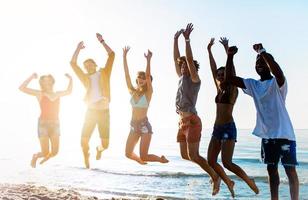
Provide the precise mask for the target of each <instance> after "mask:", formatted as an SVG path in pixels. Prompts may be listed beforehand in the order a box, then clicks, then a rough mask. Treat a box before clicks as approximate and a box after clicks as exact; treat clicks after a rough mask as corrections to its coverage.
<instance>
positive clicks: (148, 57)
mask: <svg viewBox="0 0 308 200" xmlns="http://www.w3.org/2000/svg"><path fill="white" fill-rule="evenodd" d="M152 55H153V54H152V52H151V51H150V50H148V54H146V53H145V54H144V57H145V58H146V60H147V67H146V70H145V77H146V81H147V93H148V98H149V99H150V98H151V96H152V93H153V87H152V80H151V58H152Z"/></svg>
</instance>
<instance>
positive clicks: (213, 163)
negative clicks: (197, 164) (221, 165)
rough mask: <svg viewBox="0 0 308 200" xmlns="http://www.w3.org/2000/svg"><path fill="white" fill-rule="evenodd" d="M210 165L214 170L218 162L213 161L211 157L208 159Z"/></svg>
mask: <svg viewBox="0 0 308 200" xmlns="http://www.w3.org/2000/svg"><path fill="white" fill-rule="evenodd" d="M207 162H208V163H209V165H210V166H211V167H212V168H213V167H214V166H215V164H216V161H215V160H214V159H213V158H211V157H209V158H208V161H207Z"/></svg>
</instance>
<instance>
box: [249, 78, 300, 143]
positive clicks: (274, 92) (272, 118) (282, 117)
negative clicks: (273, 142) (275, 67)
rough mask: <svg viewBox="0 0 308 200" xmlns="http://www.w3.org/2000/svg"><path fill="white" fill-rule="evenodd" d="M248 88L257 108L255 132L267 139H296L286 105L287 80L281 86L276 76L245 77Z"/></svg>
mask: <svg viewBox="0 0 308 200" xmlns="http://www.w3.org/2000/svg"><path fill="white" fill-rule="evenodd" d="M243 81H244V84H245V86H246V89H243V92H244V93H246V94H248V95H249V96H251V97H252V98H253V100H254V103H255V106H256V110H257V124H256V127H255V129H254V131H253V134H254V135H256V136H258V137H261V138H265V139H275V138H280V139H288V140H292V141H295V134H294V129H293V126H292V123H291V120H290V117H289V114H288V111H287V109H286V106H285V100H286V96H287V90H288V87H287V81H286V80H285V81H284V84H283V85H282V86H281V87H280V88H279V86H278V83H277V81H276V78H275V77H273V78H272V79H271V80H265V81H260V80H254V79H243Z"/></svg>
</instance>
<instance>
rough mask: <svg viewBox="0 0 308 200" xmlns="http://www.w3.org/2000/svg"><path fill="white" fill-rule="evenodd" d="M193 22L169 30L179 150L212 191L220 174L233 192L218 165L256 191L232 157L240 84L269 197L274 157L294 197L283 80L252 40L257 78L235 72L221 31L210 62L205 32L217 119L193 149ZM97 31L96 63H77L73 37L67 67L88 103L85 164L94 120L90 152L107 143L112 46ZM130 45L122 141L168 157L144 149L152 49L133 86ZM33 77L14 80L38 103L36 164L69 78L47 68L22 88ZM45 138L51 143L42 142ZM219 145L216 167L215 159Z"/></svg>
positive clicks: (43, 155)
mask: <svg viewBox="0 0 308 200" xmlns="http://www.w3.org/2000/svg"><path fill="white" fill-rule="evenodd" d="M193 29H194V27H193V24H191V23H190V24H188V25H187V26H186V28H184V29H179V30H178V31H177V32H176V33H175V35H174V44H173V58H174V64H175V71H176V74H177V75H178V77H179V82H178V90H177V93H176V101H175V102H176V103H175V104H176V112H177V114H178V115H179V118H180V119H179V123H178V126H179V127H178V134H177V142H178V143H179V144H180V145H179V146H180V153H181V157H182V158H183V159H185V160H189V161H192V162H194V163H196V164H197V165H199V166H200V167H201V168H202V169H203V170H204V171H205V172H207V173H208V174H209V176H210V177H211V182H212V185H213V189H212V195H216V194H217V193H218V192H219V189H220V183H221V180H222V181H223V182H224V183H225V184H226V186H227V187H228V189H229V191H230V194H231V196H232V197H235V193H234V181H232V180H231V179H230V178H229V177H228V176H227V175H226V173H225V170H224V168H226V169H228V170H229V171H231V172H233V173H234V174H236V175H237V176H238V177H240V178H241V179H242V180H243V181H245V182H246V183H247V185H248V186H249V187H250V188H251V190H252V191H253V192H254V193H256V194H258V193H259V189H258V187H257V185H256V184H255V181H254V179H252V178H250V177H249V176H248V175H247V174H246V172H245V171H244V170H243V169H242V168H241V167H239V166H238V165H236V164H235V163H233V161H232V157H233V152H234V147H235V144H236V141H237V129H236V125H235V122H234V119H233V115H232V113H233V107H234V104H235V102H236V99H237V97H238V88H241V89H242V90H243V92H244V93H245V94H248V95H249V96H251V97H252V98H253V101H254V104H255V107H256V111H257V122H256V126H255V128H254V130H253V134H254V135H256V136H258V137H260V138H261V139H262V141H261V157H262V160H263V162H264V163H265V164H267V171H268V177H269V186H270V192H271V199H273V200H275V199H278V197H279V195H278V189H279V182H280V181H279V173H278V163H279V162H280V161H281V163H282V165H283V166H284V169H285V172H286V174H287V177H288V180H289V187H290V196H291V199H292V200H297V199H298V195H299V181H298V176H297V172H296V165H297V164H298V163H297V159H296V140H295V134H294V129H293V126H292V123H291V120H290V118H289V115H288V112H287V110H286V106H285V99H286V94H287V81H286V78H285V76H284V74H283V71H282V69H281V68H280V66H279V65H278V63H277V62H276V61H275V60H274V58H273V56H272V55H271V54H269V53H267V51H266V50H265V48H264V47H263V46H262V44H261V43H259V44H255V45H253V50H254V51H256V53H257V57H256V64H255V70H256V72H257V74H258V75H259V76H260V79H259V80H254V79H250V78H248V79H244V78H241V77H238V76H236V72H235V67H234V63H233V58H234V56H235V54H236V53H237V50H238V49H237V47H236V46H231V47H229V44H228V39H227V38H225V37H222V38H220V41H219V42H220V43H221V44H222V46H223V48H224V50H225V52H226V54H227V61H226V64H225V66H223V67H219V68H218V67H217V65H216V61H215V59H214V56H213V53H212V50H211V49H212V46H213V45H214V41H215V39H214V38H212V39H211V40H210V42H209V43H208V45H207V51H208V56H209V61H210V69H211V72H212V76H213V80H214V84H215V86H216V90H217V95H216V97H215V103H216V119H215V124H214V127H213V133H212V137H211V140H210V143H209V146H208V151H207V159H205V158H203V157H202V156H201V155H200V154H199V146H200V139H201V131H202V122H201V119H200V118H199V116H198V113H197V110H196V102H197V98H198V93H199V90H200V86H201V79H200V76H199V74H198V70H199V63H198V62H197V61H196V60H194V58H193V53H192V49H191V45H190V35H191V33H192V31H193ZM181 36H183V37H184V40H185V56H181V54H180V51H179V47H178V40H179V38H180V37H181ZM96 37H97V40H98V41H99V43H101V45H102V46H103V47H104V49H105V50H106V51H107V53H108V59H107V62H106V64H105V66H104V67H103V68H100V69H97V64H96V62H95V61H94V60H93V59H86V60H85V61H84V62H83V66H84V70H85V71H84V70H83V69H82V68H81V67H80V66H79V65H78V62H77V60H78V55H79V53H80V51H81V50H83V49H84V48H85V46H84V43H83V42H79V43H78V45H77V48H76V50H75V52H74V54H73V57H72V59H71V62H70V64H71V67H72V69H73V71H74V72H75V74H76V75H77V77H78V79H79V80H80V81H81V83H82V84H83V85H84V87H85V89H86V95H85V102H86V103H87V111H86V114H85V119H84V124H83V128H82V133H81V147H82V152H83V157H84V164H85V167H86V168H90V162H89V157H90V154H89V140H90V138H91V135H92V133H93V131H94V129H95V127H96V126H97V127H98V132H99V135H100V144H99V145H98V146H97V147H96V159H97V160H99V159H100V158H101V155H102V152H103V151H104V150H106V149H107V148H108V145H109V126H110V114H109V103H110V77H111V72H112V67H113V62H114V58H115V53H114V51H113V50H112V49H111V48H110V47H109V46H108V45H107V43H106V42H105V40H104V38H103V37H102V35H101V34H99V33H97V34H96ZM129 50H130V47H129V46H125V47H124V48H123V66H124V73H125V80H126V85H127V89H128V92H129V94H130V95H131V99H130V103H131V106H132V118H131V122H130V132H129V135H128V138H127V141H126V149H125V155H126V157H127V158H129V159H132V160H134V161H136V162H138V163H140V164H142V165H143V164H146V163H147V162H161V163H168V162H169V160H168V159H167V158H166V157H165V156H164V155H161V156H157V155H154V154H150V153H149V146H150V142H151V137H152V133H153V132H152V127H151V124H150V122H149V120H148V118H147V112H148V108H149V104H150V102H151V98H152V93H153V87H152V75H151V58H152V52H151V51H150V50H148V51H147V53H145V54H144V57H145V59H146V70H145V71H139V72H138V73H137V78H136V86H134V85H133V83H132V81H131V77H130V74H129V68H128V62H127V54H128V52H129ZM37 77H38V75H37V74H36V73H34V74H32V75H31V76H30V77H29V78H28V79H27V80H26V81H24V82H23V83H22V84H21V86H20V87H19V89H20V90H21V91H23V92H25V93H27V94H29V95H32V96H35V97H36V98H37V100H38V102H39V105H40V108H41V115H40V117H39V120H38V138H39V140H40V145H41V151H40V152H38V153H35V154H33V156H32V159H31V166H32V167H36V163H37V161H38V159H41V160H40V164H42V163H44V162H46V161H47V160H48V159H50V158H51V157H54V156H56V155H57V153H58V151H59V136H60V128H59V126H60V123H59V103H60V97H63V96H65V95H69V94H70V93H71V92H72V78H71V76H70V75H68V74H66V77H67V78H68V79H69V84H68V87H67V89H66V90H64V91H54V90H53V85H54V83H55V80H54V78H53V76H52V75H43V76H41V77H40V78H39V84H40V90H37V89H31V88H29V87H28V84H29V83H30V82H31V81H32V80H33V79H36V78H37ZM139 140H140V152H139V155H137V154H136V153H134V148H135V146H136V144H137V143H138V141H139ZM49 144H50V146H51V147H49ZM220 153H221V160H222V164H223V167H222V166H221V165H220V164H219V163H218V162H217V159H218V155H219V154H220Z"/></svg>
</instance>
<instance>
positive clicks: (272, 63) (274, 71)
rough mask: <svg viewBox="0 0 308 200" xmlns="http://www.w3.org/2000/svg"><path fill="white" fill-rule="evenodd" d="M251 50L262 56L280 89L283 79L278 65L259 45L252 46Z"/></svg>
mask: <svg viewBox="0 0 308 200" xmlns="http://www.w3.org/2000/svg"><path fill="white" fill-rule="evenodd" d="M253 49H254V50H255V51H256V52H257V53H259V54H260V56H262V58H263V59H264V60H265V62H266V64H267V66H268V68H269V69H270V70H271V72H272V74H273V75H274V76H275V77H276V80H277V83H278V85H279V87H281V86H282V85H283V84H284V81H285V77H284V74H283V71H282V69H281V68H280V66H279V65H278V63H277V62H276V61H275V60H274V58H273V57H272V56H271V55H270V54H269V53H267V52H266V51H265V49H264V48H263V46H262V44H261V43H259V44H255V45H253Z"/></svg>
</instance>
